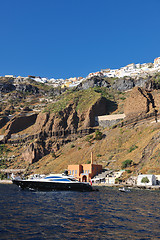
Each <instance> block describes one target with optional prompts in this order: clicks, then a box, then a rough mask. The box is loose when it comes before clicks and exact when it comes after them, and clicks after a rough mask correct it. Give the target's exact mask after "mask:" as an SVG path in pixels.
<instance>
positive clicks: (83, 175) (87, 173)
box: [68, 153, 102, 182]
mask: <svg viewBox="0 0 160 240" xmlns="http://www.w3.org/2000/svg"><path fill="white" fill-rule="evenodd" d="M101 172H102V165H99V164H93V153H91V163H89V164H77V165H68V173H69V174H70V175H72V176H74V177H75V178H76V179H78V181H80V182H89V181H91V179H92V178H93V177H94V176H95V175H97V174H99V173H101Z"/></svg>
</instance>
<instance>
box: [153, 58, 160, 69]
mask: <svg viewBox="0 0 160 240" xmlns="http://www.w3.org/2000/svg"><path fill="white" fill-rule="evenodd" d="M158 66H160V57H158V58H155V59H154V67H155V68H156V67H158Z"/></svg>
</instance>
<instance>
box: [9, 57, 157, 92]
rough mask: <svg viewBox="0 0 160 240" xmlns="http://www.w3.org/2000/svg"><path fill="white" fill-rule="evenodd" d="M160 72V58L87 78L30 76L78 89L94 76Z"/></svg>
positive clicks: (110, 76) (96, 73)
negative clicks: (77, 87)
mask: <svg viewBox="0 0 160 240" xmlns="http://www.w3.org/2000/svg"><path fill="white" fill-rule="evenodd" d="M157 72H160V57H157V58H155V59H154V62H153V63H143V64H140V63H138V64H135V63H131V64H128V65H127V66H125V67H122V68H120V69H110V68H107V69H102V70H101V71H98V72H94V73H89V74H88V76H87V77H86V78H82V77H71V78H68V79H55V78H51V79H48V78H46V77H36V76H28V77H29V78H33V79H34V80H35V81H37V82H41V83H48V84H51V85H52V86H53V87H59V86H60V87H62V88H64V87H67V88H68V87H76V86H77V85H79V84H80V83H81V82H82V81H85V80H86V79H89V78H91V77H94V76H98V77H109V78H123V77H131V78H132V77H133V78H137V77H147V76H150V75H154V74H155V73H157ZM5 77H14V78H16V79H17V81H18V80H19V81H21V80H22V81H23V79H24V80H25V79H27V78H28V77H21V76H18V77H16V76H13V75H5Z"/></svg>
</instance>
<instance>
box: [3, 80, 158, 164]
mask: <svg viewBox="0 0 160 240" xmlns="http://www.w3.org/2000/svg"><path fill="white" fill-rule="evenodd" d="M34 84H35V83H33V82H27V83H20V84H19V83H16V84H15V82H14V81H13V80H12V79H11V80H10V81H8V82H4V83H3V81H1V88H0V92H1V99H2V100H3V104H1V106H0V110H1V119H0V132H1V144H2V143H3V144H4V143H5V144H6V145H8V146H9V147H11V148H13V150H12V151H14V154H15V156H16V157H15V159H16V161H17V165H19V166H21V167H22V166H23V165H25V167H27V166H30V165H32V164H35V163H36V162H37V161H40V160H41V159H43V158H44V157H45V156H46V157H47V156H53V157H52V158H53V160H54V159H55V156H56V159H58V158H57V155H59V154H60V153H59V151H61V149H62V148H63V147H64V146H65V145H67V144H69V143H70V142H75V141H78V139H81V138H83V137H84V136H85V135H88V134H90V133H92V134H93V133H94V131H95V130H96V129H97V127H96V126H95V117H96V116H102V115H107V114H122V113H125V115H126V118H125V120H124V121H126V124H125V126H127V124H128V123H129V122H130V123H131V122H132V121H131V120H133V122H134V124H136V123H137V121H138V120H136V121H135V119H147V115H148V116H156V117H157V122H158V114H159V112H160V93H159V81H158V79H156V78H155V79H153V78H151V77H148V78H146V79H140V78H137V79H132V78H123V79H109V78H107V79H106V78H100V77H93V78H90V79H88V80H86V81H84V82H82V83H81V84H80V85H79V86H78V87H77V88H76V89H72V90H64V91H63V92H62V91H61V90H60V89H59V90H56V91H58V92H57V93H56V94H53V93H55V92H56V91H55V90H54V89H51V88H49V89H48V88H46V86H45V88H42V86H41V85H34ZM16 89H17V91H16V92H15V90H16ZM49 92H50V93H49ZM47 93H49V94H47ZM52 94H53V97H52V98H51V97H50V96H51V95H52ZM55 95H57V96H58V97H55ZM153 120H154V117H153ZM119 126H123V125H119ZM101 131H104V136H107V138H108V141H110V140H109V139H111V136H112V134H113V135H114V134H115V133H114V130H113V131H111V130H109V131H108V130H107V131H108V132H105V131H106V130H103V129H102V130H101ZM157 134H158V133H157ZM117 137H118V139H121V137H120V136H117ZM93 139H94V138H93ZM115 139H116V138H115ZM115 141H117V140H115ZM118 141H122V140H118ZM108 143H109V142H108ZM81 144H82V143H81ZM89 144H90V145H91V146H92V141H89ZM73 145H74V144H73ZM82 145H83V144H82ZM113 145H114V144H113ZM133 145H134V144H133ZM108 146H109V145H108ZM119 146H120V144H119ZM156 146H157V145H156ZM93 147H94V144H93ZM81 148H82V146H79V149H81ZM87 148H88V147H87ZM110 148H112V147H110ZM116 148H118V147H115V149H116ZM99 149H100V148H99ZM106 149H108V147H107V145H106ZM106 151H109V150H106ZM112 152H113V155H114V150H113V149H112ZM115 152H116V150H115ZM117 156H118V158H117V159H119V155H117ZM16 161H15V162H16ZM54 161H55V160H54ZM105 161H106V160H105ZM8 165H9V166H12V165H14V164H12V163H10V162H8ZM15 166H16V163H15V165H14V167H15Z"/></svg>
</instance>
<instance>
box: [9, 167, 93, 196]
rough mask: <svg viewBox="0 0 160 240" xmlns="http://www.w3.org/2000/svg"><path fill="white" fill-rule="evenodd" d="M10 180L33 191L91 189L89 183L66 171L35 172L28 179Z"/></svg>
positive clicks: (22, 187)
mask: <svg viewBox="0 0 160 240" xmlns="http://www.w3.org/2000/svg"><path fill="white" fill-rule="evenodd" d="M12 182H13V184H16V185H17V186H19V187H20V188H21V189H27V190H34V191H81V192H85V191H88V192H89V191H93V189H92V186H91V185H90V184H89V183H86V182H79V181H77V180H76V179H75V178H73V176H71V175H68V171H65V172H64V173H63V174H49V175H47V176H44V175H38V174H36V175H33V176H32V177H30V178H28V179H21V178H20V177H18V178H16V177H12Z"/></svg>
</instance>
